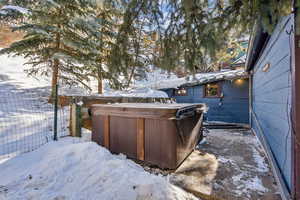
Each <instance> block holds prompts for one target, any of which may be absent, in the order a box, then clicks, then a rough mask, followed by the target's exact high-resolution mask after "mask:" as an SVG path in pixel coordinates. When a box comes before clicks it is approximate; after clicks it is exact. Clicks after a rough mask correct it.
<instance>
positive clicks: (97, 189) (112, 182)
mask: <svg viewBox="0 0 300 200" xmlns="http://www.w3.org/2000/svg"><path fill="white" fill-rule="evenodd" d="M20 166H24V167H20ZM0 177H1V179H0V199H1V200H2V199H7V200H10V199H11V200H19V199H20V200H23V199H57V200H58V199H64V200H67V199H74V200H75V199H76V200H77V199H89V200H92V199H97V200H99V199H103V200H118V199H120V200H135V199H136V200H142V199H143V200H146V199H147V200H150V199H151V200H168V199H169V200H184V199H190V200H192V199H196V198H195V197H194V196H193V195H191V194H188V193H186V192H184V191H183V190H182V189H180V188H178V187H176V186H174V185H172V184H170V183H169V181H168V177H162V176H156V175H152V174H150V173H148V172H145V171H144V169H143V168H142V167H140V166H139V165H137V164H135V163H134V162H133V161H130V160H128V159H126V157H125V156H123V155H112V154H111V153H110V152H109V151H108V150H106V149H104V148H102V147H100V146H99V145H97V144H96V143H93V142H80V141H76V140H74V139H72V138H64V139H61V140H60V141H58V142H50V143H48V144H46V145H44V146H43V147H41V148H39V149H37V150H35V151H33V152H30V153H26V154H22V155H20V156H18V157H15V158H13V159H11V160H8V161H6V162H5V163H3V164H0Z"/></svg>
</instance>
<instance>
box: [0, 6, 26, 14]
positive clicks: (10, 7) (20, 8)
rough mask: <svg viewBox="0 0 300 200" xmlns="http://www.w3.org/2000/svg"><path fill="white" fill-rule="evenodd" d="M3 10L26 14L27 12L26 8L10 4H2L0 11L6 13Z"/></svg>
mask: <svg viewBox="0 0 300 200" xmlns="http://www.w3.org/2000/svg"><path fill="white" fill-rule="evenodd" d="M5 10H14V11H18V12H20V13H22V14H26V13H28V9H26V8H23V7H20V6H12V5H6V6H3V7H2V8H1V9H0V12H1V13H2V14H6V11H5Z"/></svg>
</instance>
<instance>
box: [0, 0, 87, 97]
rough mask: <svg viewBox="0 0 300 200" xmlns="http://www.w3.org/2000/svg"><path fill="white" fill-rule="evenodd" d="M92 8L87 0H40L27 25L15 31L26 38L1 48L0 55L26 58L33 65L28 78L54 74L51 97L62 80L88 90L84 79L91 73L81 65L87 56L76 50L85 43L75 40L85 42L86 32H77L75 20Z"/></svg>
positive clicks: (31, 10)
mask: <svg viewBox="0 0 300 200" xmlns="http://www.w3.org/2000/svg"><path fill="white" fill-rule="evenodd" d="M91 8H92V5H91V4H90V3H89V2H88V1H85V0H72V1H70V0H52V1H38V2H37V3H35V4H33V5H31V8H30V14H29V15H28V19H27V20H26V22H24V23H22V24H21V25H20V26H18V27H15V28H13V29H14V30H15V31H23V32H25V33H26V35H25V37H24V39H23V40H21V41H18V42H15V43H13V44H12V45H11V46H10V47H9V48H6V49H2V50H1V51H0V54H4V53H9V54H13V55H20V56H24V57H25V58H27V59H28V62H27V63H26V64H29V65H31V68H30V69H29V70H28V71H27V72H28V74H29V75H45V76H49V73H50V72H51V74H52V82H51V87H52V92H51V93H52V94H53V91H54V88H55V85H56V84H58V80H59V78H61V80H62V81H65V82H67V83H69V84H73V83H75V82H80V83H82V84H83V85H85V86H86V87H88V86H87V85H86V84H85V83H84V80H88V77H87V76H85V73H88V72H87V71H86V70H85V69H84V68H82V63H80V62H79V61H80V60H83V59H84V57H82V55H78V54H77V51H76V49H74V47H78V46H79V44H80V43H81V42H82V41H80V40H79V41H76V39H74V38H78V36H79V35H81V38H80V39H83V36H84V35H85V33H84V32H81V33H80V32H78V29H77V28H76V25H77V24H78V20H76V19H80V18H84V17H85V16H87V14H88V13H89V12H90V11H92V9H91ZM76 23H77V24H76ZM81 23H84V21H81ZM86 37H88V36H86ZM70 38H72V40H70ZM80 48H84V47H83V46H80Z"/></svg>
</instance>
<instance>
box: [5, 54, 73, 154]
mask: <svg viewBox="0 0 300 200" xmlns="http://www.w3.org/2000/svg"><path fill="white" fill-rule="evenodd" d="M24 62H25V60H24V59H23V58H21V57H8V56H5V55H3V56H0V97H1V98H0V160H1V159H3V158H7V157H11V156H15V155H17V154H20V153H23V152H28V151H32V150H34V149H36V148H38V147H40V146H41V145H43V144H45V143H47V142H48V141H50V140H51V138H52V137H53V119H54V110H53V105H51V104H48V102H47V100H48V97H49V89H50V88H49V83H50V82H49V80H47V79H45V78H44V79H41V80H37V79H35V78H31V77H28V76H27V75H26V74H25V73H24V69H26V67H25V66H23V63H24ZM67 114H68V112H67V110H64V109H60V110H59V115H58V117H59V123H58V130H59V134H60V136H61V135H67V134H68V133H67V129H66V123H67V122H66V120H67V119H66V117H67Z"/></svg>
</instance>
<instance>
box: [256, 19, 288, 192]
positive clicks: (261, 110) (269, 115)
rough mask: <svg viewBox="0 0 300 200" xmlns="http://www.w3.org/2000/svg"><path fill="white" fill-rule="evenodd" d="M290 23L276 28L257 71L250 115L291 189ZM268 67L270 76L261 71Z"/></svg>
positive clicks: (257, 66)
mask: <svg viewBox="0 0 300 200" xmlns="http://www.w3.org/2000/svg"><path fill="white" fill-rule="evenodd" d="M291 21H292V20H291V17H286V18H284V19H283V20H282V22H281V24H279V25H278V26H277V27H276V29H275V31H274V33H273V34H272V36H271V39H270V40H269V42H268V44H267V46H266V48H265V49H264V52H263V53H262V55H261V57H260V58H259V60H258V61H257V64H256V65H255V67H254V73H253V91H252V96H253V102H252V107H253V114H251V116H252V121H253V124H252V128H253V129H254V130H255V132H256V133H258V134H262V135H263V137H264V138H265V139H266V142H267V144H268V145H269V147H270V149H271V151H272V154H273V156H274V158H275V160H276V164H277V166H278V167H279V169H280V170H281V173H282V176H283V178H284V180H285V182H286V183H287V185H288V187H289V188H290V187H291V128H290V127H291V126H290V124H291V122H290V103H291V77H290V46H289V44H290V42H289V35H288V34H287V33H286V30H287V31H289V30H290V29H291V25H292V22H291ZM266 63H270V64H271V67H270V69H269V71H268V72H263V71H262V68H263V67H264V65H265V64H266ZM254 116H256V117H254ZM256 120H257V121H256ZM262 135H261V136H262ZM261 136H260V137H261Z"/></svg>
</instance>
